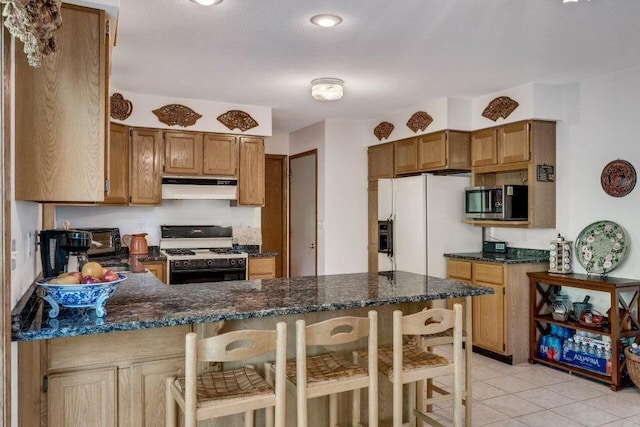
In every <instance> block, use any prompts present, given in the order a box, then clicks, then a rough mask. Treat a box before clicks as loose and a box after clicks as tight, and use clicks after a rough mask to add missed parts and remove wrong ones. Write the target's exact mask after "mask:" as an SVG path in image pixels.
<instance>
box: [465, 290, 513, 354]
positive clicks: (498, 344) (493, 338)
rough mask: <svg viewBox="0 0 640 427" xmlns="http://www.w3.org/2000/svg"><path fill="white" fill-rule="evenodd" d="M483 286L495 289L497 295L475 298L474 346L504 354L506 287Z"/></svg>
mask: <svg viewBox="0 0 640 427" xmlns="http://www.w3.org/2000/svg"><path fill="white" fill-rule="evenodd" d="M481 285H482V286H485V287H488V288H493V290H494V292H495V293H494V294H493V295H483V296H481V297H473V345H477V346H479V347H482V348H486V349H487V350H491V351H495V352H496V353H502V354H504V353H505V351H506V346H505V340H504V327H505V325H504V294H503V292H504V287H503V286H501V285H493V284H490V283H482V284H481ZM523 315H524V313H523ZM523 333H524V331H523Z"/></svg>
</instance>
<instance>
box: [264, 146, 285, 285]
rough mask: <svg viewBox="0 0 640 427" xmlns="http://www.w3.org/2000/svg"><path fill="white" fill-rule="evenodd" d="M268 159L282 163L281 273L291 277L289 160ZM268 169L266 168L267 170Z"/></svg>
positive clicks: (267, 156)
mask: <svg viewBox="0 0 640 427" xmlns="http://www.w3.org/2000/svg"><path fill="white" fill-rule="evenodd" d="M264 158H265V160H266V159H272V160H279V161H280V162H281V163H282V218H281V224H280V225H281V227H282V254H281V255H282V257H281V259H282V265H281V266H280V267H281V269H282V270H281V271H282V273H283V274H286V275H287V277H289V160H288V156H287V155H285V154H265V155H264ZM265 169H266V168H265Z"/></svg>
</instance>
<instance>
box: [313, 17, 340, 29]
mask: <svg viewBox="0 0 640 427" xmlns="http://www.w3.org/2000/svg"><path fill="white" fill-rule="evenodd" d="M311 22H312V23H314V24H316V25H319V26H321V27H325V28H331V27H335V26H336V25H338V24H339V23H341V22H342V18H341V17H339V16H338V15H329V14H326V13H323V14H321V15H315V16H312V17H311Z"/></svg>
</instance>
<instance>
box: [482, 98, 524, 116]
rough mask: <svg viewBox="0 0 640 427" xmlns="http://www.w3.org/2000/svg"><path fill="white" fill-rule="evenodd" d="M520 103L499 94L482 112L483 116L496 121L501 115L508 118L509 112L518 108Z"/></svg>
mask: <svg viewBox="0 0 640 427" xmlns="http://www.w3.org/2000/svg"><path fill="white" fill-rule="evenodd" d="M518 105H520V104H518V103H517V102H516V101H514V100H513V99H511V98H509V97H508V96H499V97H497V98H495V99H494V100H493V101H491V102H490V103H489V105H487V108H485V109H484V111H483V112H482V116H483V117H486V118H487V119H489V120H493V121H494V122H495V121H496V120H498V118H500V117H502V118H503V119H506V118H507V117H509V114H511V113H513V110H515V109H516V108H518Z"/></svg>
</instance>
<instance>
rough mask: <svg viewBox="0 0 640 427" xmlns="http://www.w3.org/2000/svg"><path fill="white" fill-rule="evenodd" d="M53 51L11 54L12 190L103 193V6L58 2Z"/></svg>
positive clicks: (91, 197) (44, 197) (68, 198)
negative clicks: (35, 58)
mask: <svg viewBox="0 0 640 427" xmlns="http://www.w3.org/2000/svg"><path fill="white" fill-rule="evenodd" d="M61 14H62V20H63V22H64V25H63V26H62V27H61V28H60V29H59V30H58V32H57V33H56V44H57V52H56V53H55V54H53V55H49V56H45V57H44V58H43V59H42V66H41V67H39V68H34V67H31V66H30V65H29V64H28V63H27V59H26V55H24V54H23V53H22V52H21V51H20V52H17V53H16V55H15V69H16V70H15V76H16V77H15V117H16V123H15V140H16V144H15V155H16V160H15V161H16V168H15V187H16V188H15V198H16V199H17V200H34V201H58V202H101V201H103V200H104V168H105V158H104V151H105V139H106V138H107V137H108V126H109V122H108V114H107V112H108V109H107V86H108V79H107V70H108V66H107V63H106V62H107V51H106V26H105V22H106V21H105V13H104V11H101V10H95V9H88V8H83V7H78V6H70V5H66V4H63V5H62V11H61Z"/></svg>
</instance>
